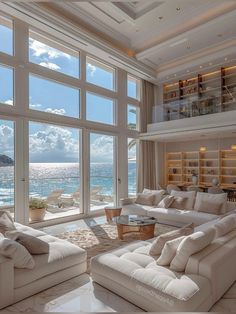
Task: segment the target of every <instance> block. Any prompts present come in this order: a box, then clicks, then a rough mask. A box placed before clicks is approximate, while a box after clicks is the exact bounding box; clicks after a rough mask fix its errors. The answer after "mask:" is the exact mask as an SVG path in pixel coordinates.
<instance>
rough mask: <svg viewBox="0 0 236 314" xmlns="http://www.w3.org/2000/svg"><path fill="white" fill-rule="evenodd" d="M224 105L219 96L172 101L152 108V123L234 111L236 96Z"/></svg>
mask: <svg viewBox="0 0 236 314" xmlns="http://www.w3.org/2000/svg"><path fill="white" fill-rule="evenodd" d="M234 96H235V97H233V96H232V97H233V98H232V99H230V100H229V101H228V102H226V103H222V102H221V97H220V96H217V97H216V96H212V97H208V98H205V99H204V98H200V99H199V98H197V97H195V98H191V99H188V100H177V101H172V102H169V103H166V104H163V105H156V106H153V115H152V116H153V121H152V123H158V122H164V121H172V120H179V119H186V118H191V117H199V116H203V115H209V114H213V113H219V112H225V111H231V110H236V95H234Z"/></svg>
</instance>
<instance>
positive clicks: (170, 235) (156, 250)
mask: <svg viewBox="0 0 236 314" xmlns="http://www.w3.org/2000/svg"><path fill="white" fill-rule="evenodd" d="M193 229H194V225H193V224H189V225H187V226H185V227H183V228H180V229H177V230H173V231H170V232H167V233H164V234H161V235H159V236H158V237H157V238H156V239H155V240H154V241H153V242H152V245H151V248H150V251H149V254H150V255H152V256H156V255H160V254H161V252H162V249H163V248H164V245H165V244H166V242H168V241H171V240H173V239H176V238H179V237H181V236H186V235H189V234H191V233H193Z"/></svg>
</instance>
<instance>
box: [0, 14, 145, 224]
mask: <svg viewBox="0 0 236 314" xmlns="http://www.w3.org/2000/svg"><path fill="white" fill-rule="evenodd" d="M16 30H17V31H16ZM52 33H53V31H52ZM0 38H1V39H4V40H0V116H1V119H0V135H1V138H0V156H2V157H1V159H2V160H4V163H8V164H4V165H3V164H2V163H1V162H2V160H1V161H0V179H1V181H0V206H3V207H9V208H10V210H11V212H12V213H14V208H15V213H17V215H15V218H16V219H17V220H20V221H21V222H25V223H27V222H28V221H30V219H29V218H28V217H29V216H30V215H29V203H30V202H31V201H32V199H37V200H43V201H45V202H46V203H47V210H46V215H45V217H44V221H48V220H50V221H52V220H53V219H57V221H59V220H60V221H61V220H63V219H65V218H66V217H68V216H75V215H77V216H78V217H79V215H81V214H89V213H90V212H95V211H96V210H100V209H103V207H104V206H105V205H108V204H109V205H110V204H116V203H117V202H118V201H119V198H120V197H126V196H127V195H128V193H129V194H135V193H136V172H135V171H134V168H136V153H134V151H135V152H136V148H135V147H136V146H132V148H129V147H128V146H127V141H130V140H131V141H134V142H135V141H136V139H137V137H138V126H139V104H140V95H141V91H140V86H141V84H140V80H139V79H138V78H136V77H134V76H132V75H130V74H127V72H126V71H125V70H122V69H119V68H117V67H115V66H112V65H110V64H108V63H107V62H103V61H102V60H99V59H98V58H97V57H94V56H92V55H88V54H87V53H85V52H83V51H80V50H79V49H78V48H77V47H76V44H75V45H74V44H73V45H72V44H71V43H70V44H69V43H68V42H67V41H66V40H65V37H64V39H63V40H62V39H61V38H59V37H57V36H56V35H55V33H53V34H51V31H50V30H49V32H48V33H44V32H42V31H40V30H38V29H35V28H33V27H31V26H29V25H28V24H26V23H23V22H22V21H19V20H17V19H14V18H11V17H9V16H7V15H5V14H3V13H0ZM118 78H120V79H119V81H118ZM4 117H6V118H4ZM13 121H14V122H13ZM2 134H4V137H3V135H2ZM14 134H15V136H16V137H15V139H17V141H16V140H14ZM121 139H123V140H121ZM135 143H136V142H135ZM16 149H17V151H16ZM118 151H119V156H120V157H121V158H120V159H118ZM127 152H128V155H129V156H128V155H127ZM15 153H16V155H17V158H15V157H14V156H15V155H14V154H15ZM122 156H123V157H122ZM127 157H128V158H127ZM127 160H128V163H127ZM127 168H128V169H129V170H128V172H127V171H126V170H125V171H124V169H127ZM17 170H18V171H17ZM118 178H119V180H118ZM118 182H122V187H121V186H120V185H119V184H118ZM123 186H125V188H124V187H123ZM16 195H17V197H16ZM16 198H17V202H15V199H16Z"/></svg>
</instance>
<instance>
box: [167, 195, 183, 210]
mask: <svg viewBox="0 0 236 314" xmlns="http://www.w3.org/2000/svg"><path fill="white" fill-rule="evenodd" d="M186 202H187V198H184V197H181V196H174V200H173V202H172V203H171V204H170V207H169V208H176V209H180V210H185V209H186Z"/></svg>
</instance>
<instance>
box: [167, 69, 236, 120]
mask: <svg viewBox="0 0 236 314" xmlns="http://www.w3.org/2000/svg"><path fill="white" fill-rule="evenodd" d="M163 103H164V104H170V109H169V110H168V113H170V115H171V114H172V111H173V115H174V116H173V119H175V118H176V112H177V109H176V108H173V110H172V109H171V107H172V103H173V105H174V103H176V104H177V103H178V106H179V109H178V110H179V112H178V114H179V118H180V117H181V116H183V115H184V116H186V117H191V116H197V115H204V114H209V113H216V112H221V111H228V110H234V109H236V66H230V67H223V68H221V69H219V70H217V71H214V72H210V73H205V74H198V75H197V76H196V77H193V78H189V79H186V80H179V81H178V82H175V83H173V84H165V85H164V86H163ZM176 106H177V105H176ZM190 107H191V110H190ZM188 111H189V112H188ZM170 120H172V117H171V116H170Z"/></svg>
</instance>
